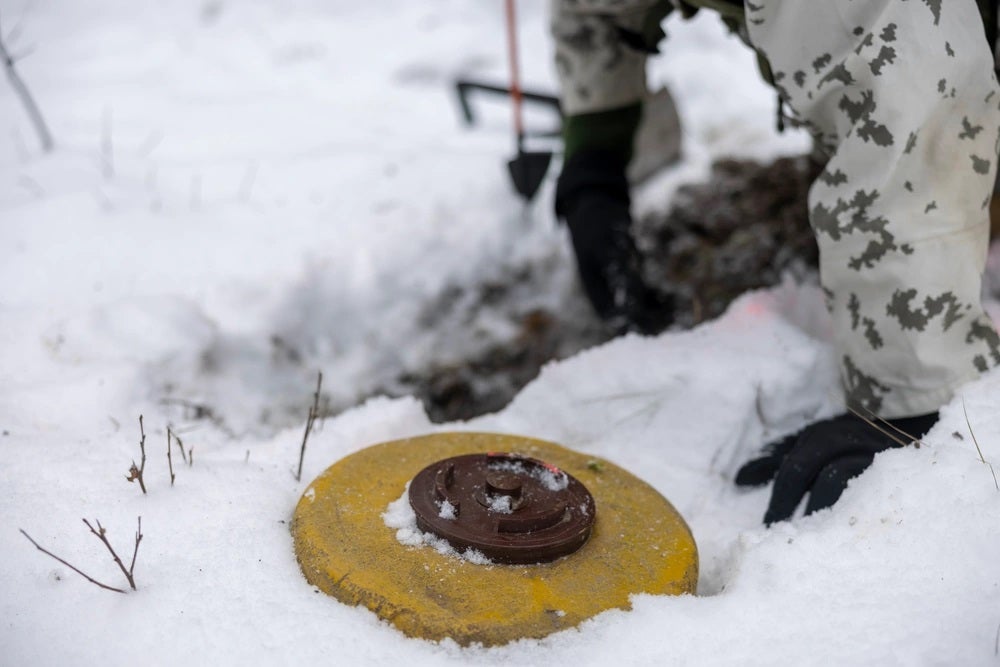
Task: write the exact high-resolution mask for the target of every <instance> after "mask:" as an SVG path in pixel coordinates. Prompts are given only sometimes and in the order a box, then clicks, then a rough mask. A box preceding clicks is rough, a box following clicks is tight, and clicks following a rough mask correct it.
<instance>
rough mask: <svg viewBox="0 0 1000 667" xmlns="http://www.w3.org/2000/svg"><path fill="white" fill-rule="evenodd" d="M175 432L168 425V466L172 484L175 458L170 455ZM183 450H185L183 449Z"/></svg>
mask: <svg viewBox="0 0 1000 667" xmlns="http://www.w3.org/2000/svg"><path fill="white" fill-rule="evenodd" d="M173 439H174V434H173V433H171V431H170V427H169V426H168V427H167V467H168V468H170V486H173V485H174V459H173V457H172V456H171V455H170V450H171V449H173V447H171V443H172V442H173ZM181 451H183V450H181Z"/></svg>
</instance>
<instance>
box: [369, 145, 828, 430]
mask: <svg viewBox="0 0 1000 667" xmlns="http://www.w3.org/2000/svg"><path fill="white" fill-rule="evenodd" d="M817 173H818V168H817V167H816V166H814V164H813V163H811V162H810V160H809V159H808V158H807V157H805V156H802V157H796V158H781V159H778V160H775V161H774V162H772V163H770V164H759V163H756V162H752V161H746V160H724V161H721V162H718V163H717V164H715V165H714V166H713V169H712V174H711V177H710V179H709V181H708V182H707V183H698V184H691V185H687V186H683V187H681V188H680V190H679V191H678V192H676V193H675V194H674V196H673V204H672V208H671V209H670V210H669V212H668V213H667V214H666V215H665V216H660V217H656V218H647V219H643V220H639V221H637V224H636V237H637V239H636V240H637V244H638V246H639V248H640V251H641V252H642V254H643V257H644V261H645V275H646V278H647V280H648V282H649V283H650V285H651V286H652V287H653V288H655V289H656V290H658V291H660V292H662V293H664V295H669V296H671V297H672V299H673V301H674V304H675V309H674V313H673V316H672V318H667V319H672V321H673V326H675V327H679V328H686V327H691V326H693V325H695V324H697V323H699V322H701V321H704V320H706V319H710V318H713V317H716V316H718V315H720V314H721V313H722V312H723V311H725V309H726V308H727V307H728V305H729V303H730V302H731V301H733V299H735V298H736V297H738V296H739V295H741V294H743V293H744V292H746V291H747V290H752V289H757V288H761V287H767V286H770V285H774V284H776V283H778V282H779V281H780V280H781V276H782V274H783V273H785V272H786V271H792V272H794V273H796V274H802V275H804V274H806V273H808V272H809V271H810V270H811V269H812V268H813V267H815V266H816V262H817V249H816V244H815V241H814V239H813V235H812V232H811V230H810V229H809V226H808V222H807V214H806V195H807V192H808V189H809V184H810V183H811V182H812V180H813V178H814V177H815V176H816V174H817ZM517 280H519V281H531V274H530V273H526V274H524V275H522V276H518V277H517ZM524 287H525V284H522V285H497V286H492V288H491V289H483V290H481V294H482V299H481V302H480V304H479V305H480V306H481V307H488V308H500V309H502V310H504V311H505V312H508V313H517V310H516V309H517V307H518V304H517V303H513V302H511V303H508V304H504V300H505V299H511V300H513V297H514V295H516V293H517V292H518V290H519V289H523V288H524ZM528 287H530V285H528ZM668 300H669V299H668ZM505 306H506V308H505ZM474 307H475V306H474ZM514 317H516V318H517V319H516V321H518V322H519V327H520V331H519V334H518V335H517V336H516V337H515V338H514V340H512V341H510V342H508V343H504V344H496V345H492V346H489V347H487V348H486V349H484V350H482V351H481V353H479V354H478V355H477V356H476V357H475V358H470V359H466V360H464V361H463V362H462V363H458V364H448V365H442V366H436V367H430V368H426V369H423V370H422V371H421V372H419V373H409V374H407V375H406V376H405V377H401V378H399V381H398V384H397V385H396V386H394V387H393V388H392V389H391V390H390V391H387V392H386V393H390V394H393V395H398V394H401V393H407V394H413V395H416V396H418V397H419V398H420V399H421V400H422V401H423V402H424V405H425V406H426V409H427V411H428V414H429V415H430V417H431V419H433V420H434V421H437V422H444V421H453V420H462V419H470V418H472V417H475V416H478V415H481V414H484V413H488V412H493V411H496V410H499V409H501V408H503V407H504V406H505V405H506V404H507V403H509V402H510V400H511V399H513V397H514V396H515V395H516V394H517V392H518V391H520V390H521V388H522V387H524V385H526V384H527V383H528V382H530V381H531V380H532V379H534V378H535V377H536V376H537V375H538V372H539V370H540V369H541V367H542V365H544V364H545V363H546V362H548V361H551V360H553V359H559V358H564V357H567V356H570V355H572V354H574V353H576V352H578V351H580V350H582V349H584V348H587V347H591V346H593V345H596V344H599V343H601V342H604V341H606V340H609V339H610V338H612V337H613V335H614V334H613V332H611V331H608V330H606V329H604V328H603V327H602V326H601V325H600V323H599V322H597V321H596V318H592V319H591V320H590V321H580V320H579V319H576V320H574V319H572V318H564V317H561V316H560V314H559V313H555V312H549V311H546V310H532V311H530V312H527V313H522V314H515V315H514Z"/></svg>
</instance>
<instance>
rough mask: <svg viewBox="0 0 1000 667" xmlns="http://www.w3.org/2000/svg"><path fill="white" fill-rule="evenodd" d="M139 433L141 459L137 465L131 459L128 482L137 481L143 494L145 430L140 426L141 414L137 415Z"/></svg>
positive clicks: (144, 485)
mask: <svg viewBox="0 0 1000 667" xmlns="http://www.w3.org/2000/svg"><path fill="white" fill-rule="evenodd" d="M139 433H141V434H142V438H140V440H139V451H140V452H142V459H141V463H140V465H139V466H136V465H135V459H132V467H131V468H129V469H128V477H126V478H125V479H127V480H128V481H129V482H135V481H138V482H139V488H140V489H142V493H143V495H145V494H146V482H145V481H143V479H142V474H143V473H144V472H146V431H145V430H144V429H143V427H142V415H139Z"/></svg>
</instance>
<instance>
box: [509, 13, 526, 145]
mask: <svg viewBox="0 0 1000 667" xmlns="http://www.w3.org/2000/svg"><path fill="white" fill-rule="evenodd" d="M505 8H506V14H507V55H508V58H509V60H510V99H511V102H512V103H513V110H514V131H515V132H516V133H517V149H518V150H519V151H520V150H521V145H522V143H523V141H524V122H523V121H522V119H521V98H522V94H521V77H520V74H519V69H520V67H519V65H518V61H517V15H516V14H515V11H514V0H505Z"/></svg>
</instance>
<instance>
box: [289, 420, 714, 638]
mask: <svg viewBox="0 0 1000 667" xmlns="http://www.w3.org/2000/svg"><path fill="white" fill-rule="evenodd" d="M491 452H493V453H491ZM496 452H505V453H496ZM407 485H409V490H407ZM407 501H408V503H409V504H407ZM410 508H412V510H413V514H414V515H415V518H414V519H413V520H411V523H410V526H412V528H399V527H398V524H397V523H396V522H395V521H389V517H395V516H396V515H397V513H399V512H402V511H405V510H409V509H410ZM390 523H391V524H392V525H393V526H394V527H390V525H389V524H390ZM420 531H422V533H421V532H420ZM435 535H436V536H437V537H434V536H435ZM292 536H293V538H294V540H295V554H296V556H297V558H298V560H299V565H300V566H301V568H302V573H303V574H304V575H305V578H306V580H308V581H309V583H311V584H312V585H313V586H315V587H316V588H317V589H318V590H321V591H323V592H325V593H328V594H330V595H332V596H333V597H335V598H337V599H338V600H340V601H341V602H344V603H346V604H350V605H360V606H364V607H367V608H368V609H370V610H371V611H372V612H374V613H375V614H377V615H378V616H379V618H382V619H384V620H386V621H388V622H389V623H391V624H392V625H393V626H395V627H396V628H398V629H399V630H401V631H402V632H404V633H406V634H407V635H410V636H412V637H420V638H423V639H430V640H440V639H445V638H450V639H452V640H454V641H455V642H457V643H458V644H461V645H463V646H466V645H469V644H474V643H480V644H484V645H487V646H494V645H498V644H504V643H507V642H510V641H514V640H517V639H522V638H525V637H536V638H537V637H544V636H546V635H548V634H550V633H552V632H557V631H559V630H563V629H566V628H572V627H574V626H577V625H579V624H580V623H582V622H583V621H585V620H586V619H588V618H591V617H593V616H594V615H596V614H599V613H601V612H603V611H606V610H609V609H628V608H629V607H630V605H631V597H632V596H634V595H636V594H641V593H645V594H654V595H663V594H668V595H670V594H674V595H676V594H682V593H693V592H694V589H695V585H696V583H697V580H698V552H697V549H696V548H695V544H694V540H693V539H692V537H691V531H690V530H688V527H687V524H685V523H684V520H683V519H682V518H681V516H680V515H679V514H678V513H677V511H676V510H675V509H674V508H673V506H671V504H670V503H669V502H668V501H667V500H666V499H665V498H664V497H663V496H662V495H660V494H659V492H657V491H656V490H655V489H653V488H652V487H651V486H649V485H648V484H646V483H644V482H643V481H642V480H640V479H638V478H636V477H635V476H634V475H632V474H630V473H628V472H626V471H625V470H623V469H622V468H619V467H618V466H616V465H614V464H613V463H611V462H610V461H605V460H603V459H599V458H596V457H594V456H592V455H586V454H582V453H580V452H575V451H572V450H570V449H567V448H565V447H561V446H559V445H556V444H554V443H551V442H545V441H543V440H536V439H534V438H525V437H521V436H514V435H502V434H496V433H467V432H453V433H434V434H431V435H425V436H421V437H416V438H407V439H405V440H394V441H392V442H384V443H381V444H378V445H374V446H371V447H368V448H366V449H362V450H360V451H358V452H355V453H353V454H351V455H350V456H347V457H345V458H343V459H341V460H340V461H337V462H336V463H334V464H333V465H332V466H330V467H329V468H327V469H326V471H325V472H323V473H322V474H321V475H320V476H319V477H317V478H316V479H315V480H313V481H312V483H311V484H310V485H309V486H308V487H307V488H306V490H305V493H303V494H302V498H301V499H300V500H299V503H298V506H297V507H296V509H295V515H294V518H293V521H292ZM415 536H419V538H418V539H416V540H414V539H413V538H414V537H415ZM437 538H443V539H444V540H446V541H447V542H448V543H449V544H450V545H451V546H452V547H453V549H445V548H443V547H442V544H441V540H440V539H437ZM445 546H446V545H445ZM473 552H479V553H478V554H476V553H473ZM483 556H485V558H484V557H483Z"/></svg>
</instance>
